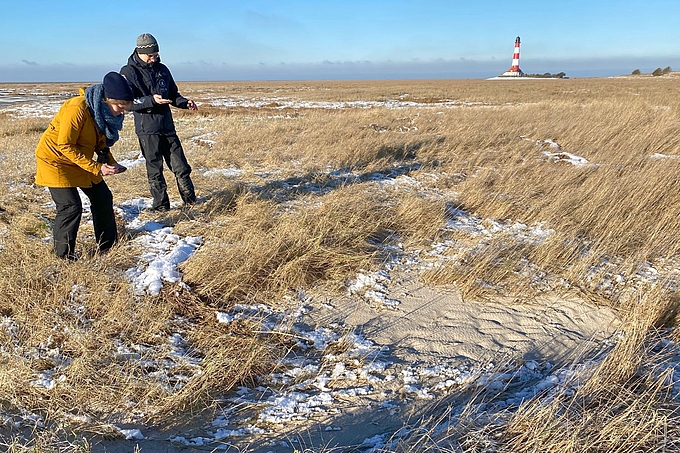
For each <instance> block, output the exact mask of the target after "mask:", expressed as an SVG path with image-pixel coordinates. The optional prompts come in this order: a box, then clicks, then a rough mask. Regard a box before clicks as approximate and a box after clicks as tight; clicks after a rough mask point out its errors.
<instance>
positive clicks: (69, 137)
mask: <svg viewBox="0 0 680 453" xmlns="http://www.w3.org/2000/svg"><path fill="white" fill-rule="evenodd" d="M105 147H106V137H105V136H104V134H102V133H101V132H99V130H98V129H97V126H96V125H95V122H94V118H93V117H92V114H91V113H90V110H89V109H88V108H87V103H86V102H85V91H84V90H83V89H82V88H81V89H80V96H77V97H74V98H71V99H69V100H68V101H66V102H64V104H63V105H62V106H61V108H60V109H59V112H58V113H57V114H56V115H55V117H54V119H52V121H51V122H50V125H49V126H48V127H47V130H46V131H45V132H44V133H43V134H42V137H40V141H39V142H38V146H37V148H36V149H35V158H36V167H37V168H36V176H35V183H36V184H38V185H41V186H45V187H92V184H97V183H99V182H101V181H102V179H103V178H102V174H101V168H102V164H100V163H98V162H96V159H97V158H96V155H95V150H101V149H104V148H105ZM108 163H109V164H115V163H116V161H115V160H114V159H113V156H112V155H111V153H109V162H108Z"/></svg>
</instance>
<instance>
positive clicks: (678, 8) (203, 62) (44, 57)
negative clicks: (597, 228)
mask: <svg viewBox="0 0 680 453" xmlns="http://www.w3.org/2000/svg"><path fill="white" fill-rule="evenodd" d="M2 16H3V19H2V20H3V27H2V28H0V49H2V58H0V82H21V81H27V82H42V81H53V82H57V81H78V82H81V81H87V82H89V81H98V80H101V78H102V77H103V75H104V74H105V73H106V72H108V71H111V70H118V69H120V67H121V66H122V65H123V64H125V62H126V61H127V58H128V56H129V55H130V54H131V53H132V51H133V49H134V45H135V40H136V37H137V36H138V35H139V34H141V33H151V34H153V35H154V36H155V37H156V38H157V40H158V41H159V44H160V52H161V58H162V60H163V62H164V63H166V64H167V65H168V66H169V67H170V69H171V71H172V72H173V75H174V76H175V79H177V80H178V81H182V80H186V81H188V80H305V79H307V80H317V79H327V80H330V79H406V78H487V77H493V76H496V75H498V74H500V73H502V72H504V71H505V70H506V69H508V68H509V67H510V64H511V62H512V52H513V48H514V41H515V37H516V36H520V37H521V40H522V46H521V55H520V68H521V69H522V70H523V71H524V72H525V73H541V74H542V73H546V72H552V73H557V72H566V73H567V75H568V76H570V77H591V76H610V75H620V74H629V73H630V72H632V71H633V70H634V69H640V70H641V71H642V72H652V71H653V70H654V69H655V68H658V67H661V68H665V67H666V66H670V67H671V68H672V69H674V70H680V26H678V17H680V2H678V1H677V0H649V1H629V0H611V1H610V0H602V1H594V0H588V1H583V0H571V1H562V2H560V1H550V0H547V1H546V0H540V1H533V0H531V1H521V0H516V1H496V0H477V1H464V2H462V1H456V0H441V1H440V0H436V1H426V0H397V1H386V0H377V1H355V0H342V1H328V0H327V1H324V0H316V1H301V0H292V1H286V0H278V1H273V0H271V1H270V0H241V1H230V0H222V1H220V0H194V1H180V0H162V1H160V2H144V1H128V0H118V1H106V2H100V1H96V0H95V1H92V0H88V1H80V0H74V1H66V2H56V3H55V2H54V1H53V0H51V1H49V2H48V1H34V0H22V1H17V2H5V4H4V5H3V6H2Z"/></svg>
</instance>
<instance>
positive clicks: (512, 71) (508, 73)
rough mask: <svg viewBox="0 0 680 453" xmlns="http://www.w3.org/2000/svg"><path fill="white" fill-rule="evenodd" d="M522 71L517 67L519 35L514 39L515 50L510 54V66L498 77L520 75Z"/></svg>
mask: <svg viewBox="0 0 680 453" xmlns="http://www.w3.org/2000/svg"><path fill="white" fill-rule="evenodd" d="M523 75H524V73H523V72H522V70H521V69H520V68H519V36H518V37H517V39H515V52H514V53H513V54H512V66H510V69H508V70H507V71H505V72H504V73H503V74H501V75H499V76H498V77H522V76H523Z"/></svg>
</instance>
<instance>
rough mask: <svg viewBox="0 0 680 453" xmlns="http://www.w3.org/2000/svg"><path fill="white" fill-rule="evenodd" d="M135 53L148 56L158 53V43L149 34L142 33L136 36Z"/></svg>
mask: <svg viewBox="0 0 680 453" xmlns="http://www.w3.org/2000/svg"><path fill="white" fill-rule="evenodd" d="M135 50H136V51H137V53H143V54H149V53H154V52H158V41H156V38H154V37H153V35H151V34H150V33H142V34H141V35H139V36H137V47H136V48H135Z"/></svg>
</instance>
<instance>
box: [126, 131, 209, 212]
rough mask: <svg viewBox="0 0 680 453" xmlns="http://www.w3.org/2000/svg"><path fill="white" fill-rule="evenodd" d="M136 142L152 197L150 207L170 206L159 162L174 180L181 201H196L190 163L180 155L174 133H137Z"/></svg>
mask: <svg viewBox="0 0 680 453" xmlns="http://www.w3.org/2000/svg"><path fill="white" fill-rule="evenodd" d="M138 138H139V146H140V147H141V148H142V154H143V155H144V159H146V176H147V178H148V180H149V189H150V191H151V196H152V197H153V206H152V207H153V209H158V208H165V209H170V199H169V198H168V186H167V184H166V182H165V177H163V162H164V161H165V163H166V164H167V166H168V168H169V169H170V171H171V172H172V173H173V174H174V175H175V179H176V180H177V189H178V190H179V194H180V196H181V197H182V201H183V202H184V203H187V204H193V203H195V202H196V193H195V191H194V183H193V182H192V181H191V177H190V176H189V175H190V174H191V167H190V166H189V162H187V158H186V156H185V155H184V150H183V149H182V144H181V143H180V141H179V137H177V135H160V134H153V135H139V136H138Z"/></svg>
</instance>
